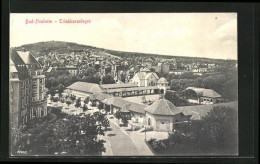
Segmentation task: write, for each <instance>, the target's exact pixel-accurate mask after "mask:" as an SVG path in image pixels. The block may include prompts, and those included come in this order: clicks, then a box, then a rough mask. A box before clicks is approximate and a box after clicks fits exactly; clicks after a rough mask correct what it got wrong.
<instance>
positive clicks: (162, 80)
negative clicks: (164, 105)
mask: <svg viewBox="0 0 260 164" xmlns="http://www.w3.org/2000/svg"><path fill="white" fill-rule="evenodd" d="M168 84H169V82H168V81H167V80H166V79H165V78H164V77H161V78H160V79H159V80H158V81H157V87H158V88H159V89H160V94H165V93H166V91H167V89H170V87H169V86H168Z"/></svg>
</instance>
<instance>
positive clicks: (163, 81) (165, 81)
mask: <svg viewBox="0 0 260 164" xmlns="http://www.w3.org/2000/svg"><path fill="white" fill-rule="evenodd" d="M157 83H168V81H167V80H166V79H165V78H164V77H161V78H160V79H159V80H158V81H157Z"/></svg>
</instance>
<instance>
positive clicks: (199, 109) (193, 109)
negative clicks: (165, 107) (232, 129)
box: [177, 101, 238, 120]
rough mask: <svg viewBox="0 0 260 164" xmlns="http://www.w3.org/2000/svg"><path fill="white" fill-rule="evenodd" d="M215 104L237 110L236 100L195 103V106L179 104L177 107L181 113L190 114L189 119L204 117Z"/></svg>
mask: <svg viewBox="0 0 260 164" xmlns="http://www.w3.org/2000/svg"><path fill="white" fill-rule="evenodd" d="M216 106H225V107H231V108H234V109H235V110H238V103H237V101H234V102H227V103H218V104H207V105H195V106H180V107H177V108H178V109H179V110H180V111H181V112H182V113H183V114H185V115H192V116H191V118H190V119H191V120H200V119H201V118H202V117H205V116H206V115H207V114H208V112H209V111H210V110H211V109H213V107H216Z"/></svg>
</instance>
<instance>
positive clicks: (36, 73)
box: [30, 71, 42, 76]
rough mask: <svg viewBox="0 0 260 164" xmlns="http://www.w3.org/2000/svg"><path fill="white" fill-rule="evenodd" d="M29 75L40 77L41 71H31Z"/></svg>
mask: <svg viewBox="0 0 260 164" xmlns="http://www.w3.org/2000/svg"><path fill="white" fill-rule="evenodd" d="M30 75H31V76H37V75H42V71H35V72H34V71H32V72H31V73H30Z"/></svg>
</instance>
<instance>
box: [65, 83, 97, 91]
mask: <svg viewBox="0 0 260 164" xmlns="http://www.w3.org/2000/svg"><path fill="white" fill-rule="evenodd" d="M67 88H68V89H73V90H77V91H81V92H86V93H101V92H102V90H101V88H100V87H99V85H98V84H95V83H86V82H75V83H73V84H71V85H70V86H68V87H67Z"/></svg>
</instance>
